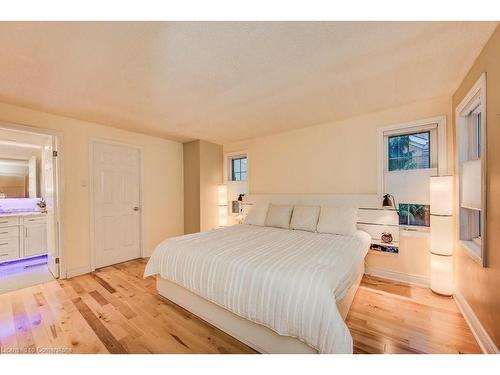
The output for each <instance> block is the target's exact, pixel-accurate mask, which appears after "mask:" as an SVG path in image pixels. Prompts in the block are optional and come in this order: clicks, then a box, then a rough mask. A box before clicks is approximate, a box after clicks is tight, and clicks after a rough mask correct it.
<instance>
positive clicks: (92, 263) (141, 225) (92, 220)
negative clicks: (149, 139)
mask: <svg viewBox="0 0 500 375" xmlns="http://www.w3.org/2000/svg"><path fill="white" fill-rule="evenodd" d="M96 143H101V144H108V145H114V146H122V147H130V148H134V149H136V150H138V151H139V183H140V185H139V207H140V210H139V248H140V249H139V250H140V256H141V258H144V209H143V203H144V199H143V191H144V167H143V161H144V148H143V147H142V146H138V145H134V144H130V143H125V142H119V141H114V140H111V139H107V138H98V137H90V138H89V202H90V207H89V213H90V215H89V218H90V272H94V271H95V270H96V247H95V212H94V198H95V197H94V145H95V144H96Z"/></svg>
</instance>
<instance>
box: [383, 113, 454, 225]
mask: <svg viewBox="0 0 500 375" xmlns="http://www.w3.org/2000/svg"><path fill="white" fill-rule="evenodd" d="M379 160H380V163H379V186H378V191H379V194H380V195H381V196H382V195H384V194H391V195H393V196H394V199H395V201H396V203H398V211H399V213H400V216H399V224H400V225H404V226H412V227H416V228H420V229H421V230H427V228H428V227H430V206H429V198H430V196H429V179H430V177H431V176H437V175H439V174H446V172H447V170H446V118H445V117H444V116H442V117H435V118H430V119H424V120H418V121H413V122H410V123H405V124H397V125H391V126H387V127H384V128H381V129H379Z"/></svg>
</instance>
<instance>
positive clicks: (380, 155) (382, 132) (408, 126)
mask: <svg viewBox="0 0 500 375" xmlns="http://www.w3.org/2000/svg"><path fill="white" fill-rule="evenodd" d="M434 124H437V136H438V155H437V163H438V165H437V170H438V174H439V175H447V174H448V140H447V136H446V135H447V131H446V116H437V117H430V118H426V119H422V120H416V121H411V122H405V123H400V124H393V125H388V126H383V127H380V128H378V136H377V137H378V147H377V178H378V183H377V194H378V195H379V197H380V201H382V197H383V195H384V194H385V192H384V171H385V156H386V155H385V153H386V151H385V142H384V137H385V136H386V135H387V134H388V133H394V134H401V133H405V132H407V133H410V132H412V131H421V130H422V131H425V130H426V128H428V129H429V128H430V127H431V126H432V125H434Z"/></svg>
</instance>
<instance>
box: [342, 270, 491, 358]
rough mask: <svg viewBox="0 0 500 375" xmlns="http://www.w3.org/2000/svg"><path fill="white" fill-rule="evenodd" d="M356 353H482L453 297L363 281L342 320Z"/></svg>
mask: <svg viewBox="0 0 500 375" xmlns="http://www.w3.org/2000/svg"><path fill="white" fill-rule="evenodd" d="M346 323H347V326H348V327H349V330H350V331H351V335H352V337H353V340H354V352H355V353H407V354H409V353H443V354H444V353H455V354H456V353H480V352H481V349H480V348H479V345H478V344H477V342H476V340H475V338H474V336H473V335H472V332H471V331H470V329H469V326H468V325H467V323H466V322H465V319H464V318H463V316H462V314H461V313H460V311H459V310H458V307H457V305H456V304H455V301H454V300H453V298H452V297H444V296H439V295H437V294H435V293H433V292H432V291H431V290H430V289H428V288H422V287H418V286H414V285H408V284H403V283H398V282H394V281H389V280H384V279H380V278H375V277H370V276H366V275H365V277H364V278H363V280H362V282H361V286H360V287H359V289H358V292H357V293H356V296H355V297H354V301H353V304H352V306H351V309H350V310H349V315H348V316H347V320H346Z"/></svg>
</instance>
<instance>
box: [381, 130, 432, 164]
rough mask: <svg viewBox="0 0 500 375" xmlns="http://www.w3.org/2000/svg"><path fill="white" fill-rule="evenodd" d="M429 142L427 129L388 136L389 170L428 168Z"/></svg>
mask: <svg viewBox="0 0 500 375" xmlns="http://www.w3.org/2000/svg"><path fill="white" fill-rule="evenodd" d="M430 143H431V133H430V132H429V131H426V132H421V133H413V134H404V135H393V136H390V137H389V138H388V147H389V150H388V152H389V171H400V170H408V169H422V168H430V166H431V153H430Z"/></svg>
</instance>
